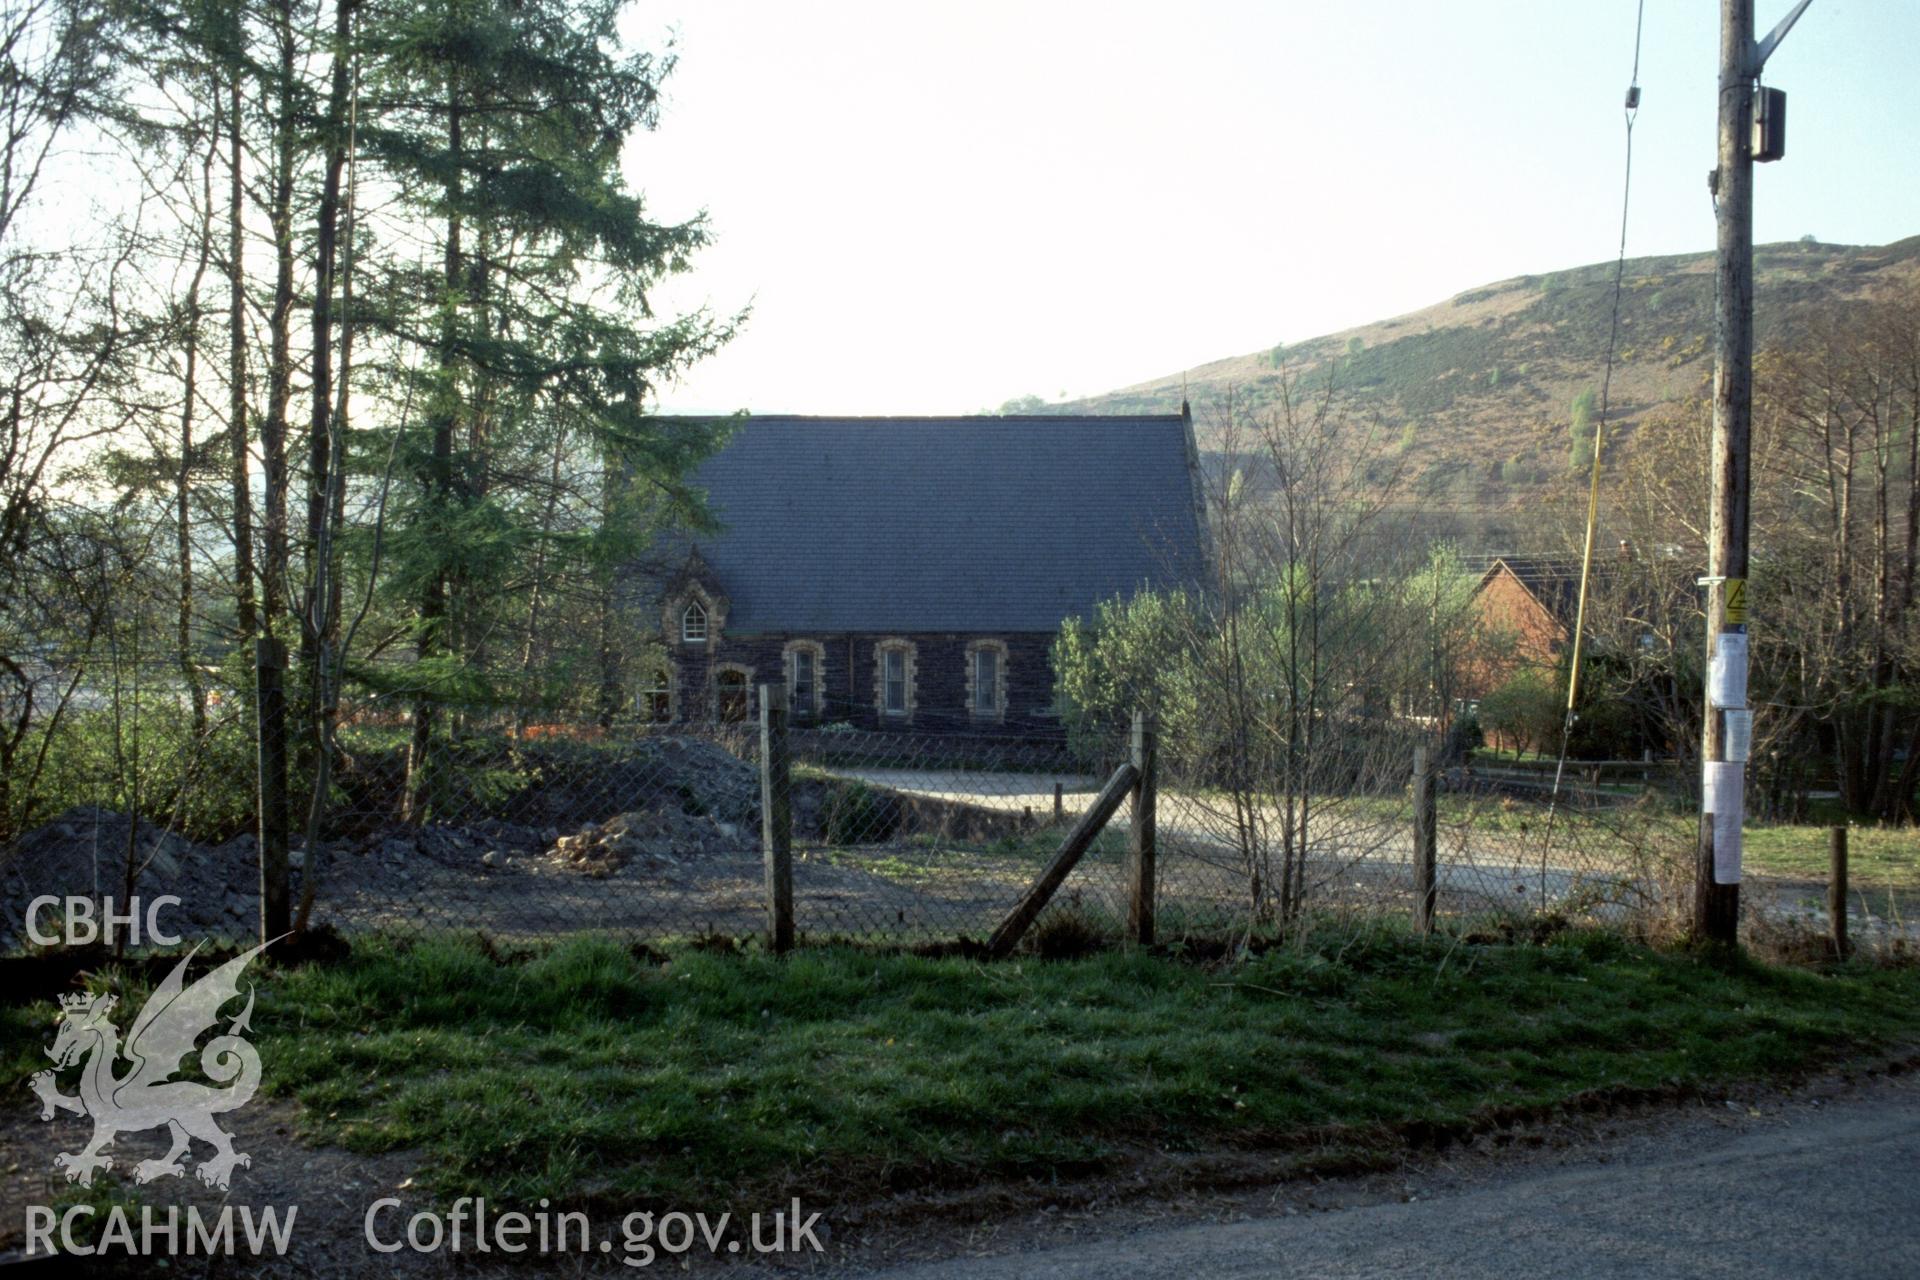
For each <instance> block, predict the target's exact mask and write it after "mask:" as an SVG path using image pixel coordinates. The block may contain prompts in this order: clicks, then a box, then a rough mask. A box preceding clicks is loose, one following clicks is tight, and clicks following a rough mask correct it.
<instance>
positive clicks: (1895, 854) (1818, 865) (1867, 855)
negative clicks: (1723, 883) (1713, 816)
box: [1741, 826, 1920, 891]
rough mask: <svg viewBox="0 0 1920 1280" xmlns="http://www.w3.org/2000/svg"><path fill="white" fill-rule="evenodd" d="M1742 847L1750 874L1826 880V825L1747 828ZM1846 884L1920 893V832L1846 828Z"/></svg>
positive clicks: (1865, 887)
mask: <svg viewBox="0 0 1920 1280" xmlns="http://www.w3.org/2000/svg"><path fill="white" fill-rule="evenodd" d="M1741 846H1742V860H1743V861H1744V862H1745V864H1746V867H1747V869H1748V870H1749V871H1755V872H1758V873H1760V874H1762V875H1772V876H1783V877H1790V878H1792V879H1796V880H1820V881H1825V880H1826V878H1827V858H1828V854H1827V828H1826V827H1789V826H1779V827H1748V828H1747V830H1746V833H1745V834H1744V836H1743V837H1742V839H1741ZM1847 880H1848V883H1849V884H1851V885H1852V886H1853V887H1854V888H1856V889H1863V890H1868V891H1871V890H1874V889H1888V888H1892V889H1920V830H1916V829H1914V828H1912V827H1908V828H1906V829H1905V830H1900V829H1898V828H1894V827H1853V828H1850V829H1849V830H1848V832H1847Z"/></svg>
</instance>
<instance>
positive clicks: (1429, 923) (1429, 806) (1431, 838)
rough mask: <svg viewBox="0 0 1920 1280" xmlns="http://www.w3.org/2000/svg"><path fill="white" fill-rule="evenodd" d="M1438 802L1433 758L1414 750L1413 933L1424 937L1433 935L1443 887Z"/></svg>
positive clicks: (1424, 750)
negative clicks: (1440, 872)
mask: <svg viewBox="0 0 1920 1280" xmlns="http://www.w3.org/2000/svg"><path fill="white" fill-rule="evenodd" d="M1439 817H1440V815H1439V803H1438V799H1437V796H1436V786H1435V778H1434V773H1433V759H1432V757H1431V756H1430V755H1429V754H1428V752H1427V749H1426V748H1425V747H1415V748H1414V749H1413V930H1414V932H1415V933H1418V934H1420V935H1421V936H1423V937H1424V936H1426V935H1427V934H1430V933H1432V932H1433V916H1434V911H1435V909H1436V908H1437V907H1438V906H1439V900H1440V885H1439V880H1438V877H1437V875H1436V871H1437V862H1438V853H1439V844H1440V840H1439Z"/></svg>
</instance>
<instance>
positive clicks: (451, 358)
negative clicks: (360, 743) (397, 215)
mask: <svg viewBox="0 0 1920 1280" xmlns="http://www.w3.org/2000/svg"><path fill="white" fill-rule="evenodd" d="M461 149H462V142H461V109H460V91H459V86H458V85H457V84H452V83H450V84H448V86H447V151H448V157H449V159H448V165H447V169H448V174H449V177H448V178H447V208H448V211H447V244H446V260H445V266H444V274H443V284H444V287H445V289H446V291H447V299H446V303H445V309H444V312H443V316H442V319H441V322H440V340H439V351H438V353H437V365H438V378H437V385H436V386H435V387H434V394H433V403H432V407H431V409H430V410H429V413H428V417H429V421H430V427H431V430H432V432H433V453H432V457H431V460H430V461H429V463H428V467H427V475H426V489H427V493H428V502H429V504H430V505H431V506H432V507H433V508H434V511H435V514H436V516H438V517H439V518H441V519H444V518H445V517H446V514H447V509H448V507H449V505H450V504H451V503H452V501H453V497H454V494H453V435H454V431H455V429H456V428H457V427H458V425H459V421H458V420H459V400H458V397H459V387H458V385H457V382H456V379H457V364H458V354H457V345H458V340H459V332H458V328H457V325H458V320H457V318H456V311H457V309H458V302H459V297H460V293H461V289H462V285H463V284H464V279H463V275H464V270H465V263H464V260H463V258H462V255H461V251H460V234H461V220H460V187H461V183H460V163H461ZM419 615H420V616H419V638H418V640H417V641H416V644H415V650H414V653H415V658H416V660H417V661H418V662H419V663H420V665H421V668H422V672H423V674H424V673H425V671H426V670H427V669H428V668H429V667H430V664H431V663H432V662H433V660H434V659H435V658H436V657H437V656H439V655H440V654H441V653H443V652H444V651H445V648H446V644H445V642H446V634H445V633H446V626H447V573H446V570H445V568H444V567H442V566H436V567H435V568H434V570H433V571H432V572H431V573H429V574H428V575H427V581H426V585H425V586H424V587H423V588H422V590H421V594H420V606H419ZM434 715H435V706H434V695H433V691H432V690H431V689H429V688H426V687H424V685H423V686H422V687H421V688H420V689H419V690H418V691H417V692H416V694H415V696H414V704H413V733H412V736H411V739H410V740H409V742H408V745H407V787H406V796H405V799H404V802H403V804H404V808H403V811H402V814H401V817H402V819H403V820H404V821H407V822H418V821H421V820H422V819H423V817H424V816H425V810H426V793H425V787H426V784H427V781H428V774H429V773H430V772H431V764H430V759H431V751H432V746H433V732H434Z"/></svg>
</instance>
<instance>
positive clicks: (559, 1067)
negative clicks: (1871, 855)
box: [254, 933, 1920, 1204]
mask: <svg viewBox="0 0 1920 1280" xmlns="http://www.w3.org/2000/svg"><path fill="white" fill-rule="evenodd" d="M254 1025H255V1026H256V1028H258V1031H259V1035H260V1044H261V1048H262V1052H263V1056H264V1057H265V1059H266V1061H267V1063H268V1066H269V1070H268V1073H267V1081H268V1086H269V1087H270V1088H271V1089H273V1090H275V1091H277V1092H279V1093H281V1094H283V1095H292V1096H294V1097H296V1098H298V1099H299V1100H300V1102H301V1103H302V1104H303V1106H304V1115H305V1117H306V1119H305V1121H304V1123H306V1124H307V1125H309V1126H310V1127H311V1131H312V1136H314V1137H316V1138H319V1139H322V1140H325V1141H331V1142H339V1143H343V1144H345V1145H346V1146H348V1147H349V1148H351V1149H355V1150H361V1151H377V1150H386V1149H393V1148H401V1147H411V1148H417V1149H419V1150H420V1151H421V1152H423V1153H424V1156H425V1158H426V1161H427V1169H426V1176H427V1177H428V1178H429V1179H430V1181H431V1184H432V1185H433V1186H434V1187H435V1188H436V1189H437V1190H438V1191H440V1192H442V1193H444V1194H447V1195H455V1194H462V1193H481V1192H484V1193H485V1194H487V1195H489V1196H493V1197H498V1198H502V1199H513V1198H518V1199H522V1200H527V1199H532V1198H533V1197H536V1196H542V1195H545V1196H553V1197H565V1198H568V1199H569V1200H588V1201H591V1200H596V1199H608V1200H619V1201H621V1202H625V1203H631V1202H633V1201H635V1200H647V1199H657V1200H661V1201H669V1202H677V1203H682V1204H685V1203H695V1202H709V1203H717V1202H728V1203H733V1202H740V1201H743V1200H750V1199H752V1198H754V1197H755V1196H756V1195H765V1194H768V1193H778V1192H781V1191H787V1190H794V1191H810V1192H812V1193H813V1194H814V1195H815V1196H816V1197H824V1196H833V1197H848V1198H852V1197H858V1196H860V1195H862V1194H866V1193H872V1192H877V1191H882V1190H885V1189H888V1188H891V1187H897V1186H903V1185H924V1184H928V1183H934V1184H944V1185H954V1184H962V1183H968V1182H972V1181H975V1180H978V1179H982V1178H992V1177H1002V1176H1010V1175H1029V1174H1040V1175H1045V1174H1050V1173H1063V1172H1082V1173H1084V1172H1092V1171H1097V1170H1100V1169H1102V1168H1105V1167H1109V1166H1112V1165H1114V1164H1116V1163H1117V1162H1119V1160H1120V1159H1121V1158H1122V1153H1124V1152H1126V1151H1128V1150H1131V1149H1137V1148H1139V1147H1140V1146H1142V1145H1149V1146H1155V1147H1165V1148H1169V1149H1187V1148H1201V1147H1206V1146H1209V1145H1219V1144H1235V1145H1238V1144H1265V1143H1278V1144H1291V1143H1295V1142H1297V1141H1300V1140H1301V1139H1302V1138H1303V1136H1304V1135H1310V1134H1311V1135H1316V1137H1315V1141H1318V1142H1324V1141H1329V1140H1331V1141H1333V1142H1335V1143H1336V1144H1338V1143H1341V1142H1347V1141H1351V1142H1352V1143H1354V1144H1357V1145H1359V1146H1362V1147H1364V1146H1366V1145H1367V1144H1368V1143H1369V1142H1376V1143H1377V1142H1378V1141H1380V1140H1381V1135H1382V1134H1383V1133H1390V1132H1392V1131H1394V1130H1396V1129H1400V1128H1403V1127H1405V1126H1409V1125H1441V1126H1450V1125H1461V1124H1466V1123H1470V1122H1472V1121H1473V1120H1474V1119H1475V1117H1479V1116H1484V1115H1486V1114H1487V1113H1488V1112H1489V1111H1491V1110H1494V1109H1504V1108H1523V1109H1526V1108H1538V1107H1545V1106H1551V1105H1554V1104H1557V1103H1562V1102H1565V1101H1567V1100H1569V1099H1573V1098H1576V1097H1578V1096H1580V1095H1582V1094H1587V1093H1590V1092H1591V1091H1595V1090H1606V1089H1614V1088H1620V1087H1629V1088H1659V1087H1663V1086H1668V1085H1673V1084H1680V1085H1699V1084H1707V1083H1711V1082H1716V1081H1726V1080H1734V1079H1751V1078H1763V1077H1767V1076H1773V1075H1778V1074H1779V1073H1782V1072H1790V1071H1793V1070H1795V1069H1798V1068H1803V1067H1807V1066H1810V1065H1812V1064H1814V1063H1816V1062H1819V1061H1821V1060H1823V1059H1829V1058H1832V1057H1835V1056H1838V1055H1842V1054H1844V1053H1847V1052H1851V1051H1856V1050H1864V1049H1872V1048H1878V1047H1884V1046H1887V1045H1891V1044H1896V1043H1902V1042H1903V1038H1905V1037H1911V1036H1913V1035H1914V1034H1915V1032H1916V1029H1920V973H1916V972H1914V971H1893V972H1871V971H1866V970H1859V971H1852V970H1849V971H1842V972H1840V973H1837V974H1817V973H1811V972H1805V971H1788V970H1771V969H1765V968H1762V967H1759V966H1756V965H1752V964H1748V963H1744V962H1742V963H1736V964H1732V965H1714V964H1710V963H1707V962H1703V961H1699V960H1696V959H1692V958H1688V957H1684V956H1677V955H1668V954H1659V953H1655V952H1651V951H1647V950H1643V949H1637V948H1634V947H1632V946H1629V945H1628V944H1625V943H1623V942H1620V941H1618V940H1616V939H1614V938H1611V937H1602V936H1566V937H1562V938H1561V939H1559V940H1557V941H1555V942H1553V943H1551V944H1549V945H1546V946H1542V947H1510V946H1487V947H1464V946H1463V947H1457V948H1452V949H1449V948H1447V947H1446V946H1443V945H1440V944H1431V945H1423V944H1419V943H1415V942H1412V941H1409V940H1407V939H1405V938H1403V937H1396V936H1393V935H1390V934H1384V933H1383V934H1378V935H1369V936H1363V937H1354V936H1351V935H1349V936H1347V937H1345V938H1341V939H1338V940H1330V941H1329V942H1328V943H1327V944H1326V945H1325V946H1320V947H1312V948H1308V949H1304V950H1302V949H1289V950H1285V951H1279V952H1275V953H1271V954H1268V955H1265V956H1262V957H1259V958H1257V959H1255V960H1253V961H1251V962H1249V963H1246V964H1244V965H1240V966H1236V967H1233V968H1231V969H1224V970H1219V969H1208V968H1204V967H1200V966H1196V965H1188V964H1181V963H1176V962H1172V961H1168V960H1164V959H1158V958H1155V957H1152V956H1148V955H1143V954H1139V953H1112V954H1105V955H1100V956H1096V957H1093V958H1089V959H1085V960H1079V961H1072V962H1058V963H1040V962H1031V961H1029V962H1025V963H1010V964H998V965H980V964H977V963H972V962H968V961H963V960H957V959H925V958H915V957H908V956H885V955H877V954H874V953H871V952H863V951H855V950H821V951H811V952H803V953H801V954H798V955H795V956H793V957H791V958H789V959H787V960H784V961H782V960H776V959H773V958H770V957H767V956H764V955H757V954H749V955H726V954H709V953H701V952H688V953H684V954H678V955H675V956H673V957H672V958H671V960H670V961H668V962H666V963H655V962H652V961H649V960H646V959H636V958H635V957H633V956H632V955H630V954H629V953H628V952H627V951H625V950H623V949H621V948H619V947H615V946H612V945H607V944H595V943H578V944H573V945H569V946H565V947H562V948H560V949H558V950H555V951H553V952H551V953H549V954H546V955H544V956H541V957H538V958H535V959H532V960H529V961H524V962H519V963H510V964H502V963H499V962H497V961H496V960H495V959H492V958H489V956H488V955H486V954H484V953H483V952H482V951H481V950H480V949H479V948H477V947H475V946H472V945H467V944H462V943H454V942H437V943H431V944H423V945H420V946H417V947H413V948H411V949H404V950H402V949H394V948H388V947H374V948H369V949H363V950H362V951H360V952H358V953H357V954H356V955H355V956H354V958H353V959H352V960H351V961H349V962H347V963H345V964H343V965H341V966H337V967H333V968H324V969H322V968H315V969H307V970H302V971H298V972H293V973H288V974H284V975H281V976H279V977H277V978H275V979H274V980H273V981H272V982H271V983H269V984H267V985H266V986H265V987H263V993H262V1007H261V1010H260V1012H259V1013H258V1014H257V1015H256V1018H255V1024H254ZM1329 1126H1331V1127H1333V1130H1332V1131H1331V1132H1332V1133H1333V1137H1332V1138H1331V1139H1329V1136H1328V1135H1329V1132H1330V1130H1329ZM1342 1135H1344V1136H1342Z"/></svg>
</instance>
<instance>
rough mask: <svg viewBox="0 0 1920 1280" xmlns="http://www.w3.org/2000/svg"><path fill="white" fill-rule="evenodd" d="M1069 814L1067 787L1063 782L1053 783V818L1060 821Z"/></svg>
mask: <svg viewBox="0 0 1920 1280" xmlns="http://www.w3.org/2000/svg"><path fill="white" fill-rule="evenodd" d="M1066 816H1067V796H1066V787H1065V785H1064V784H1063V783H1059V782H1056V783H1054V784H1053V820H1054V821H1055V822H1059V821H1061V820H1062V819H1064V818H1065V817H1066Z"/></svg>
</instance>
